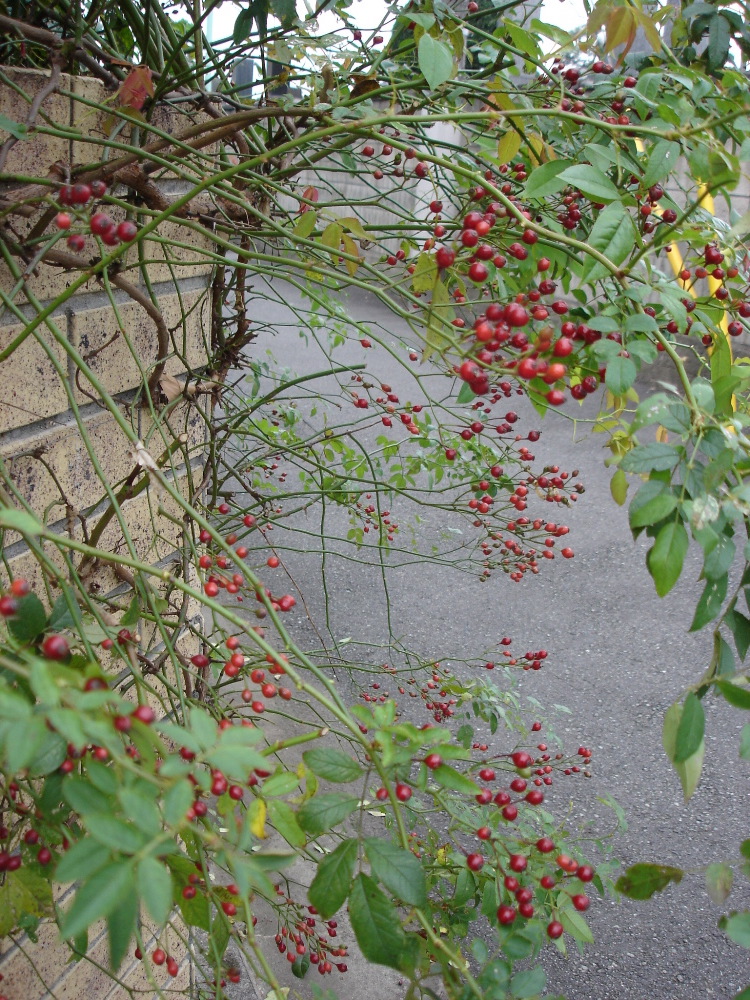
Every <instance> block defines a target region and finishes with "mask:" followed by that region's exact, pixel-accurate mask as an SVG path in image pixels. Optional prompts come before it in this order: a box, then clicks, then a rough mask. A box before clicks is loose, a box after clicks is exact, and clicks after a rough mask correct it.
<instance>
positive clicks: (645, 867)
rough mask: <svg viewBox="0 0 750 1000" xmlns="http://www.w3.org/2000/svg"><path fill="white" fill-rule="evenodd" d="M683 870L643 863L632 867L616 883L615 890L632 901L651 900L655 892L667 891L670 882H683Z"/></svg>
mask: <svg viewBox="0 0 750 1000" xmlns="http://www.w3.org/2000/svg"><path fill="white" fill-rule="evenodd" d="M684 874H685V873H684V872H683V871H682V869H681V868H671V867H670V866H669V865H653V864H647V863H644V862H641V863H639V864H637V865H632V866H631V867H630V868H628V870H627V871H626V872H625V874H624V875H621V876H620V877H619V878H618V880H617V881H616V882H615V888H616V889H617V891H618V892H621V893H622V894H623V896H628V897H629V898H630V899H651V897H652V896H653V894H654V893H655V892H661V891H662V889H666V887H667V886H668V885H669V883H670V882H680V881H682V876H683V875H684Z"/></svg>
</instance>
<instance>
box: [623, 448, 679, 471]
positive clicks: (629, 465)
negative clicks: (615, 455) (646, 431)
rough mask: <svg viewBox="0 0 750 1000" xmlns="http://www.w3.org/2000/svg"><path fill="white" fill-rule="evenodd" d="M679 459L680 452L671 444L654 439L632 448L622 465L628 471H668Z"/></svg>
mask: <svg viewBox="0 0 750 1000" xmlns="http://www.w3.org/2000/svg"><path fill="white" fill-rule="evenodd" d="M679 461H680V453H679V451H678V450H677V449H676V448H674V447H672V445H671V444H666V443H665V442H664V441H652V442H651V443H650V444H639V445H637V446H636V447H635V448H633V449H631V451H629V452H628V453H627V455H625V457H624V458H623V460H622V462H621V463H620V465H621V467H622V468H623V469H624V470H625V471H626V472H639V473H640V472H667V471H669V469H673V468H674V467H675V465H677V463H678V462H679Z"/></svg>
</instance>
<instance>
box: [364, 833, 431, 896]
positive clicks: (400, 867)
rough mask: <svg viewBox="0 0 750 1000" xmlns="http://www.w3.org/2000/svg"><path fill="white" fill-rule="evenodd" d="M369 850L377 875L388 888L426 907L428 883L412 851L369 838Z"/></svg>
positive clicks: (369, 857) (367, 841)
mask: <svg viewBox="0 0 750 1000" xmlns="http://www.w3.org/2000/svg"><path fill="white" fill-rule="evenodd" d="M365 851H366V852H367V859H368V861H369V862H370V866H371V868H372V873H373V875H375V877H376V878H377V879H378V880H379V881H380V882H382V883H383V885H384V886H385V887H386V889H389V890H390V891H391V892H392V893H393V895H394V896H396V897H397V898H398V899H402V900H403V901H404V902H405V903H409V904H410V905H411V906H425V904H426V903H427V882H426V880H425V876H424V871H423V870H422V866H421V864H420V863H419V861H418V860H417V859H416V858H415V857H414V855H413V854H412V853H411V851H407V850H406V849H405V848H403V847H398V846H397V845H396V844H392V843H391V842H390V841H388V840H382V839H380V838H375V837H366V838H365Z"/></svg>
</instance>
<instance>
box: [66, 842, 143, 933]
mask: <svg viewBox="0 0 750 1000" xmlns="http://www.w3.org/2000/svg"><path fill="white" fill-rule="evenodd" d="M132 891H133V864H132V862H131V861H129V860H128V861H113V862H112V863H111V864H108V865H105V867H104V868H100V869H99V871H97V872H95V873H94V874H93V875H92V876H91V877H90V878H88V879H87V880H86V881H85V882H84V883H83V885H82V886H81V887H80V888H79V890H78V891H77V892H76V895H75V899H74V900H73V904H72V905H71V906H70V907H69V908H68V910H67V911H66V912H65V913H64V914H63V915H62V919H61V921H60V936H61V937H62V938H64V939H65V940H68V939H69V938H74V937H76V936H77V935H78V934H80V933H81V932H82V931H85V930H87V929H88V928H89V927H90V926H91V925H92V924H93V923H94V922H95V921H97V920H101V918H102V917H106V916H108V915H109V914H110V913H111V912H112V911H113V910H114V909H115V907H116V906H119V904H120V903H121V902H122V900H123V899H124V898H125V897H126V896H127V895H128V894H129V893H130V892H132Z"/></svg>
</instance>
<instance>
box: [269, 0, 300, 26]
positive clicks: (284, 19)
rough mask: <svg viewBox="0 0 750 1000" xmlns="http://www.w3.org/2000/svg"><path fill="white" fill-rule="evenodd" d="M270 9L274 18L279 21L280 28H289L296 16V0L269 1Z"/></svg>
mask: <svg viewBox="0 0 750 1000" xmlns="http://www.w3.org/2000/svg"><path fill="white" fill-rule="evenodd" d="M270 9H271V13H272V14H273V15H274V17H277V18H278V19H279V21H281V27H282V28H290V27H291V26H292V24H293V23H294V19H295V17H296V16H297V4H296V0H270Z"/></svg>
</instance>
